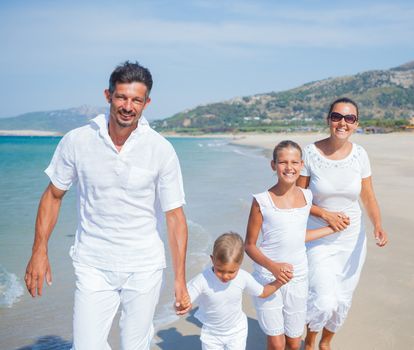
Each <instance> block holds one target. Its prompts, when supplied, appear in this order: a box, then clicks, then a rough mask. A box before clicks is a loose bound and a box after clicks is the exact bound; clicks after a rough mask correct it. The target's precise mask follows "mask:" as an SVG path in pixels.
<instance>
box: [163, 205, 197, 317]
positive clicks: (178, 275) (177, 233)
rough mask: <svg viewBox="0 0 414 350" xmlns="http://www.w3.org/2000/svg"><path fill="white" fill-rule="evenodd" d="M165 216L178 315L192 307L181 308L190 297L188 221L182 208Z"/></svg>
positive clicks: (170, 211)
mask: <svg viewBox="0 0 414 350" xmlns="http://www.w3.org/2000/svg"><path fill="white" fill-rule="evenodd" d="M165 216H166V220H167V230H168V242H169V245H170V250H171V257H172V262H173V267H174V275H175V281H174V290H175V301H176V310H177V313H178V314H183V313H185V312H187V311H188V310H187V309H189V308H190V307H191V304H190V306H188V307H187V308H184V309H183V308H182V306H181V303H182V302H183V300H184V298H185V297H186V296H187V295H188V292H187V287H186V282H185V258H186V252H187V239H188V229H187V221H186V218H185V214H184V210H183V208H182V207H180V208H176V209H172V210H169V211H167V212H166V213H165Z"/></svg>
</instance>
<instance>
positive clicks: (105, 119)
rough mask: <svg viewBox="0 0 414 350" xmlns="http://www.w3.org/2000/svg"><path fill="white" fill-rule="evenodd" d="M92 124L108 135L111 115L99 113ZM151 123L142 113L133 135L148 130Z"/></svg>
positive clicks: (92, 120)
mask: <svg viewBox="0 0 414 350" xmlns="http://www.w3.org/2000/svg"><path fill="white" fill-rule="evenodd" d="M90 122H91V124H94V125H96V126H97V127H98V129H99V132H100V133H101V134H102V135H105V136H107V135H108V123H109V115H105V114H99V115H98V116H96V117H95V118H93V119H91V121H90ZM150 128H151V127H150V125H149V123H148V120H147V119H146V118H145V117H144V116H143V115H141V118H139V120H138V127H137V128H136V129H135V130H134V131H132V133H131V135H139V134H143V133H145V132H147V131H148V130H149V129H150Z"/></svg>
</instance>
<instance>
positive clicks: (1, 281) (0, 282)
mask: <svg viewBox="0 0 414 350" xmlns="http://www.w3.org/2000/svg"><path fill="white" fill-rule="evenodd" d="M23 292H24V289H23V286H22V284H21V283H20V282H19V279H18V278H17V276H16V275H15V274H14V273H10V272H7V271H6V269H5V268H4V267H3V266H1V265H0V307H12V305H13V303H15V302H17V301H18V300H19V298H20V297H21V296H22V295H23Z"/></svg>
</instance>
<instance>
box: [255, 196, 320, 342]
mask: <svg viewBox="0 0 414 350" xmlns="http://www.w3.org/2000/svg"><path fill="white" fill-rule="evenodd" d="M302 193H303V196H304V198H305V201H306V204H305V205H304V206H303V207H301V208H292V209H280V208H278V207H277V206H276V205H275V203H274V202H273V200H272V198H271V196H270V193H269V191H265V192H262V193H259V194H255V195H254V198H255V199H256V201H257V203H258V204H259V206H260V212H261V214H262V217H263V223H262V227H261V233H262V241H261V242H260V245H259V249H260V251H261V252H262V253H263V254H264V255H265V256H266V257H268V258H269V259H271V260H273V261H276V262H286V263H290V264H292V265H293V278H292V280H291V281H290V282H289V283H287V284H285V285H283V286H282V287H281V288H280V289H279V290H278V291H277V292H276V293H274V294H272V295H271V296H269V297H268V298H265V299H262V298H253V301H254V305H255V308H256V314H257V319H258V321H259V325H260V328H261V329H262V331H263V332H264V333H265V334H266V335H269V336H277V335H281V334H285V335H287V336H288V337H291V338H296V337H300V336H301V335H302V333H303V329H304V327H305V321H306V300H307V296H308V263H307V259H306V247H305V235H306V224H307V221H308V217H309V212H310V209H311V206H312V193H311V191H310V190H308V189H302ZM253 276H254V277H255V278H256V280H257V281H258V282H260V283H261V284H263V285H265V284H267V283H270V282H272V281H274V280H275V277H274V276H273V274H272V273H271V272H270V271H268V270H267V269H266V268H265V267H263V266H261V265H259V264H257V263H254V273H253Z"/></svg>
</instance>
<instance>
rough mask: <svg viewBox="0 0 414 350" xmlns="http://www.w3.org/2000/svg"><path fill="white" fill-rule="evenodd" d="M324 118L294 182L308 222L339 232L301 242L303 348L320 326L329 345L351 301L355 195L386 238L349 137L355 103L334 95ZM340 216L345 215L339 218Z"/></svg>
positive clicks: (361, 235) (358, 150)
mask: <svg viewBox="0 0 414 350" xmlns="http://www.w3.org/2000/svg"><path fill="white" fill-rule="evenodd" d="M327 122H328V125H329V130H330V136H329V137H327V138H325V139H323V140H319V141H317V142H315V143H313V144H310V145H308V146H306V148H305V150H304V162H305V166H304V168H303V170H302V174H301V177H300V178H299V180H298V185H299V186H301V187H304V188H307V187H309V188H310V189H311V190H312V193H313V195H314V204H315V206H313V207H312V210H311V214H312V215H311V216H310V218H309V222H308V227H309V228H318V227H321V226H325V225H326V224H329V225H330V226H331V227H332V228H334V229H341V230H342V229H343V230H344V231H343V232H342V233H341V235H340V236H338V237H335V236H332V237H326V238H323V239H321V240H318V241H315V242H311V243H310V244H308V245H307V255H308V261H309V299H308V316H307V323H308V333H307V336H306V349H307V350H311V349H313V348H314V345H315V340H316V335H317V333H318V332H319V331H322V337H321V340H320V343H319V348H320V349H326V350H328V349H330V348H331V345H330V344H331V341H332V338H333V336H334V334H335V333H336V332H337V331H338V329H339V328H340V327H341V326H342V325H343V323H344V321H345V319H346V316H347V314H348V311H349V308H350V306H351V301H352V294H353V292H354V290H355V288H356V286H357V284H358V280H359V276H360V273H361V270H362V266H363V264H364V260H365V254H366V237H365V228H364V223H363V220H362V212H361V208H360V205H359V203H358V199H359V198H361V201H362V203H363V205H364V207H365V209H366V210H367V214H368V216H369V218H370V219H371V222H372V224H373V226H374V236H375V238H376V239H377V240H378V242H377V244H378V246H380V247H383V246H384V245H385V244H386V243H387V234H386V232H385V231H384V229H383V228H382V224H381V214H380V210H379V207H378V204H377V201H376V198H375V193H374V190H373V186H372V180H371V167H370V162H369V159H368V155H367V153H366V151H365V150H364V149H363V148H362V147H361V146H360V145H357V144H354V143H352V142H350V141H349V138H350V137H351V135H352V134H353V133H354V131H355V130H356V128H357V127H358V122H359V116H358V107H357V104H356V103H355V102H354V101H352V100H351V99H349V98H340V99H338V100H336V101H334V102H333V103H332V105H331V107H330V109H329V112H328V117H327ZM344 217H346V218H348V217H350V220H349V219H347V220H346V221H344V219H343V218H344Z"/></svg>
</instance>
